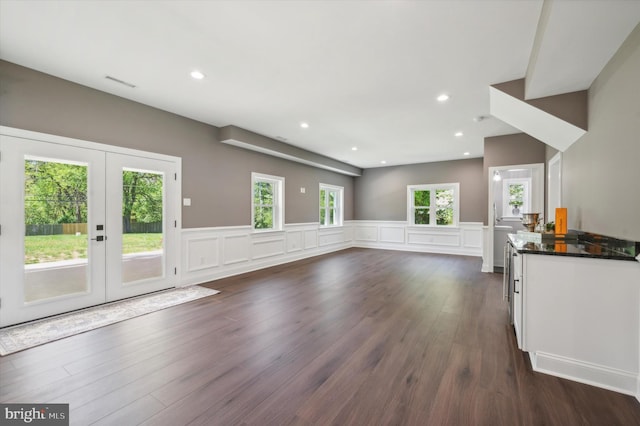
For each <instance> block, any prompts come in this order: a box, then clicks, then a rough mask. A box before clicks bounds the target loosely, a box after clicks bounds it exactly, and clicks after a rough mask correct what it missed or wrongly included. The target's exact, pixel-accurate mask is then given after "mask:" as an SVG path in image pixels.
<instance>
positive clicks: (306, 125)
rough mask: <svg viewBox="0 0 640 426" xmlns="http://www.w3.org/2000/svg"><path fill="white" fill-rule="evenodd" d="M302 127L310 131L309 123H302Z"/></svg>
mask: <svg viewBox="0 0 640 426" xmlns="http://www.w3.org/2000/svg"><path fill="white" fill-rule="evenodd" d="M300 127H302V128H303V129H308V128H309V123H305V122H304V121H303V122H302V123H300Z"/></svg>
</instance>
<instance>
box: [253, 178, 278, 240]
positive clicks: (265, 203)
mask: <svg viewBox="0 0 640 426" xmlns="http://www.w3.org/2000/svg"><path fill="white" fill-rule="evenodd" d="M283 222H284V178H283V177H279V176H270V175H264V174H261V173H251V224H252V226H253V229H254V230H256V231H279V230H281V229H282V225H283Z"/></svg>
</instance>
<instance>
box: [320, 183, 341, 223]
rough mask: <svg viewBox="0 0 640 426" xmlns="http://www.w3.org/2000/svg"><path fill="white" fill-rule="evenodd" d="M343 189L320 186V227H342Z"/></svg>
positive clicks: (322, 184)
mask: <svg viewBox="0 0 640 426" xmlns="http://www.w3.org/2000/svg"><path fill="white" fill-rule="evenodd" d="M343 192H344V188H342V187H341V186H333V185H326V184H324V183H321V184H320V226H341V225H342V202H343V198H344V196H343Z"/></svg>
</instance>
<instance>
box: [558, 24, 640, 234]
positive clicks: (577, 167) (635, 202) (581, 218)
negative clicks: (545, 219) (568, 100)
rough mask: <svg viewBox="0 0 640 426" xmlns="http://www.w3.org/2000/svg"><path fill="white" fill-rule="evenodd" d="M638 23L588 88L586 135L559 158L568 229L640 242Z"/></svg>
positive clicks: (639, 55) (639, 69)
mask: <svg viewBox="0 0 640 426" xmlns="http://www.w3.org/2000/svg"><path fill="white" fill-rule="evenodd" d="M638 76H640V24H639V25H638V26H637V27H636V28H635V29H634V30H633V31H632V32H631V34H630V35H629V37H628V38H627V40H626V41H625V42H624V43H623V44H622V46H621V47H620V49H619V50H618V52H616V54H615V55H614V56H613V57H612V58H611V60H610V61H609V63H608V64H607V65H606V66H605V68H604V69H603V70H602V72H601V73H600V75H599V76H598V77H597V78H596V80H595V81H594V82H593V84H592V85H591V87H590V89H589V131H588V133H587V134H586V135H584V136H583V137H582V138H580V139H579V140H578V141H577V142H575V143H574V144H573V145H572V146H571V147H570V148H569V149H567V150H566V151H565V152H564V153H563V155H562V203H563V205H564V206H565V207H567V209H568V210H567V212H568V216H569V217H568V222H569V227H570V228H574V229H581V230H585V231H590V232H597V233H600V234H604V235H609V236H613V237H618V238H623V239H631V240H635V241H640V223H639V222H638V217H639V212H640V190H639V189H638V177H639V176H640V172H639V170H640V78H639V77H638Z"/></svg>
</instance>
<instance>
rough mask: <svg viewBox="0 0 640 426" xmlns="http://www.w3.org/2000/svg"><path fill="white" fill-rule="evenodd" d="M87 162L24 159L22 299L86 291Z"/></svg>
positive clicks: (87, 282) (36, 298)
mask: <svg viewBox="0 0 640 426" xmlns="http://www.w3.org/2000/svg"><path fill="white" fill-rule="evenodd" d="M88 168H89V167H88V164H87V163H84V162H81V163H78V162H69V161H62V160H56V159H48V158H38V157H32V156H26V158H25V160H24V225H25V226H24V228H25V235H24V302H25V303H28V302H34V301H37V300H42V299H49V298H52V297H59V296H64V295H69V294H75V293H86V292H87V289H88V286H89V280H88V276H87V265H88V256H89V252H88V248H89V236H88V233H87V222H88V193H87V188H88V182H87V177H88Z"/></svg>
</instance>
